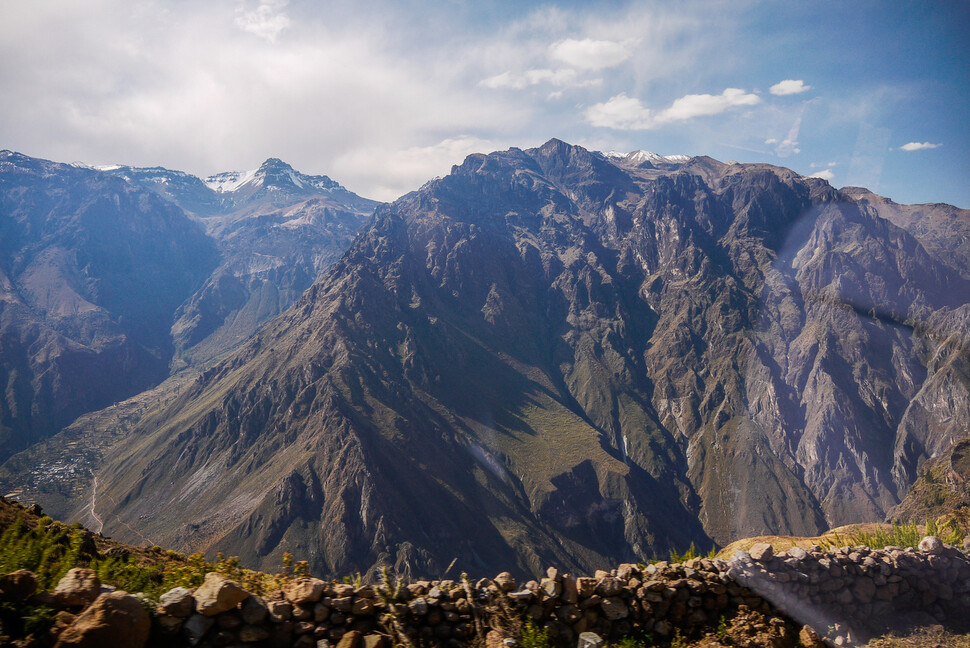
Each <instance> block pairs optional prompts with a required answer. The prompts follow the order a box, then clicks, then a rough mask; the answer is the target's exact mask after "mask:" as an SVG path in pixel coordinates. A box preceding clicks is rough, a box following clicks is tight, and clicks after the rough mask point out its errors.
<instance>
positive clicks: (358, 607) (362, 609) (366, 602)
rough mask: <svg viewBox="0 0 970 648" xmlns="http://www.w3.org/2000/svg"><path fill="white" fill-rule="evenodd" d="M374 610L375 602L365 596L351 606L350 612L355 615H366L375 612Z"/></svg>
mask: <svg viewBox="0 0 970 648" xmlns="http://www.w3.org/2000/svg"><path fill="white" fill-rule="evenodd" d="M373 612H374V602H373V601H371V600H370V599H365V598H362V599H357V600H356V601H354V604H353V606H351V608H350V613H351V614H353V615H354V616H366V615H368V614H373Z"/></svg>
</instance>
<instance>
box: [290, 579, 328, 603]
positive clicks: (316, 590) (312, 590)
mask: <svg viewBox="0 0 970 648" xmlns="http://www.w3.org/2000/svg"><path fill="white" fill-rule="evenodd" d="M325 585H326V584H325V583H324V582H323V581H322V580H320V579H319V578H297V579H295V580H291V581H290V582H289V583H287V584H286V585H284V586H283V596H285V597H286V600H287V601H290V602H291V603H294V604H296V605H303V604H305V603H316V602H317V601H319V600H320V599H321V598H322V597H323V590H324V587H325Z"/></svg>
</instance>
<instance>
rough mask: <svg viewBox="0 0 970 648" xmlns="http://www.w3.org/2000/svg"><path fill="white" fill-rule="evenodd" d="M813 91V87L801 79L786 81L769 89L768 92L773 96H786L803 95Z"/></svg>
mask: <svg viewBox="0 0 970 648" xmlns="http://www.w3.org/2000/svg"><path fill="white" fill-rule="evenodd" d="M811 89H812V86H810V85H805V82H804V81H802V80H801V79H785V80H784V81H779V82H778V83H776V84H775V85H773V86H771V87H770V88H768V91H769V92H771V94H773V95H778V96H784V95H794V94H801V93H803V92H805V91H806V90H811Z"/></svg>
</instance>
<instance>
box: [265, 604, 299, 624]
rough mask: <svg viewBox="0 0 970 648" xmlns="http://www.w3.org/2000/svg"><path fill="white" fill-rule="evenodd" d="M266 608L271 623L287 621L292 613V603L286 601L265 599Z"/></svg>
mask: <svg viewBox="0 0 970 648" xmlns="http://www.w3.org/2000/svg"><path fill="white" fill-rule="evenodd" d="M266 610H267V611H268V612H269V617H270V620H271V621H272V622H273V623H283V622H284V621H288V620H289V619H290V616H292V614H293V605H292V604H291V603H287V602H286V601H267V602H266Z"/></svg>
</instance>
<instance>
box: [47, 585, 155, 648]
mask: <svg viewBox="0 0 970 648" xmlns="http://www.w3.org/2000/svg"><path fill="white" fill-rule="evenodd" d="M150 630H151V619H150V618H149V616H148V612H147V611H145V608H144V606H143V605H142V604H141V601H140V600H138V599H137V598H135V597H134V596H132V595H130V594H128V593H127V592H123V591H116V592H111V593H108V594H102V595H101V596H99V597H98V598H97V599H96V600H95V601H94V602H93V603H92V604H91V605H90V606H89V607H88V608H87V609H86V610H84V612H82V613H81V614H79V615H78V616H77V618H76V619H75V620H74V622H73V623H72V624H71V625H70V626H68V627H67V628H66V629H65V630H64V632H62V633H61V634H60V636H59V637H58V639H57V643H56V644H55V648H68V646H71V647H75V648H82V647H83V648H142V646H144V645H145V643H146V642H147V641H148V633H149V631H150Z"/></svg>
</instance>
